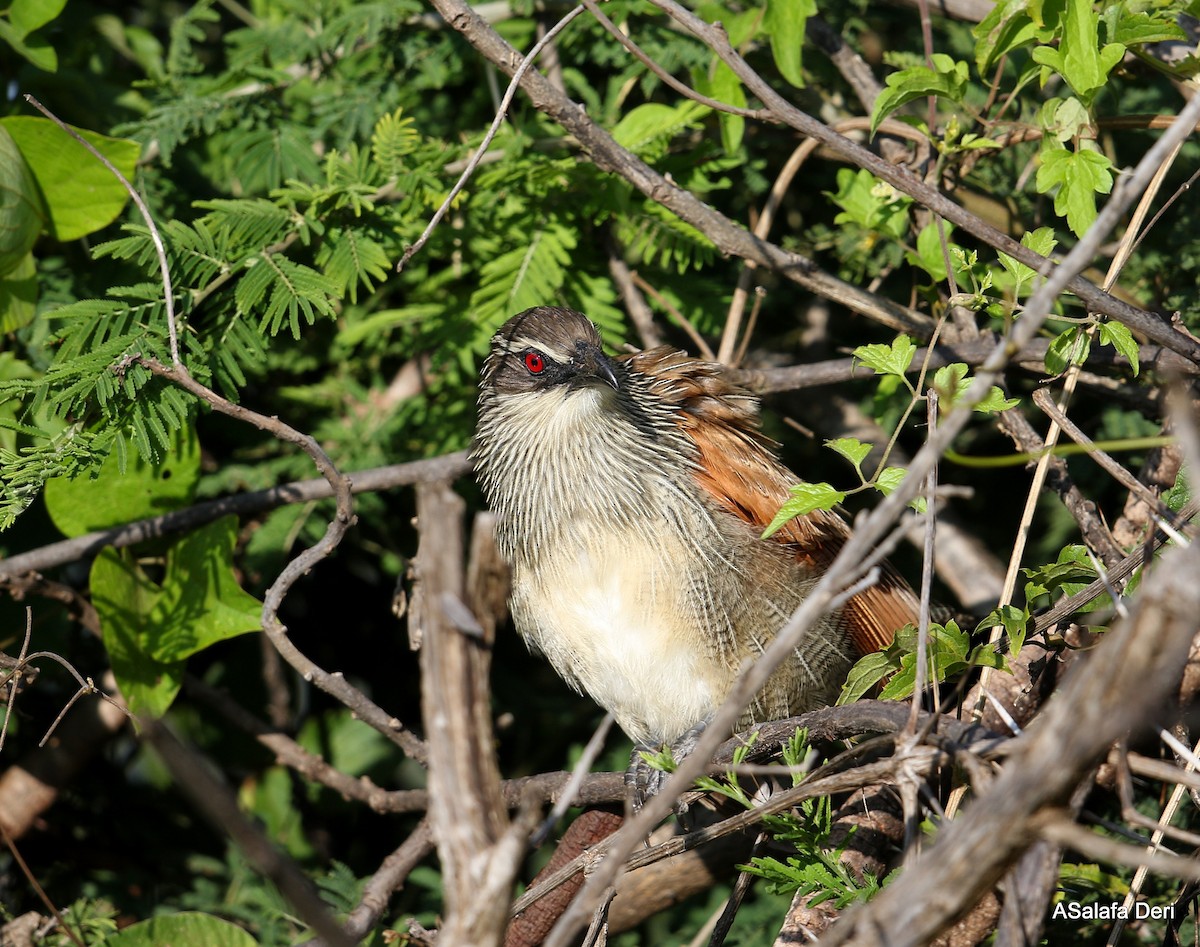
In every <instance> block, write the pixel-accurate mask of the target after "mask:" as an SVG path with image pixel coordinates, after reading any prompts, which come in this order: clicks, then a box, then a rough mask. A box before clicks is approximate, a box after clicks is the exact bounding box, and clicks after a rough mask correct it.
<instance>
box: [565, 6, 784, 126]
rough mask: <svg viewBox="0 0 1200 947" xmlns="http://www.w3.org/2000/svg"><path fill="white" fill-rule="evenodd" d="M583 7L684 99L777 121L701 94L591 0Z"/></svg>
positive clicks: (764, 113) (767, 114) (762, 111)
mask: <svg viewBox="0 0 1200 947" xmlns="http://www.w3.org/2000/svg"><path fill="white" fill-rule="evenodd" d="M582 2H583V6H584V8H585V9H586V10H587V11H588V13H590V14H591V15H592V16H593V17H595V18H596V22H597V23H599V24H600V25H601V26H603V27H604V29H605V30H607V31H608V33H609V34H611V35H612V36H613V37H614V38H615V39H616V40H617V42H618V43H620V44H621V45H622V46H624V47H625V48H626V49H627V50H629V52H631V53H632V54H633V55H634V57H635V58H636V59H637V60H639V61H640V62H641V63H642V65H644V66H645V67H646V68H647V69H649V70H650V71H651V72H652V73H654V74H655V75H656V76H658V78H659V79H661V80H662V81H663V82H665V83H666V84H667V85H668V86H670V87H671V88H672V89H674V90H675V91H676V92H678V93H679V94H680V95H682V96H683V97H684V98H685V99H691V100H692V101H693V102H699V103H700V104H701V105H707V106H708V107H709V108H710V109H712V110H713V111H716V112H727V113H728V114H730V115H740V116H741V117H742V118H752V119H757V120H758V121H762V122H778V121H779V119H778V118H777V117H776V116H774V115H773V114H772V113H771V112H769V111H767V110H766V109H747V108H741V107H740V106H737V105H729V104H728V103H726V102H722V101H720V100H719V99H712V98H709V97H708V96H707V95H702V94H701V93H699V92H697V91H696V90H695V89H693V88H692V87H691V86H689V85H687V84H686V83H683V82H680V81H679V80H678V79H676V78H675V77H674V76H673V75H671V74H670V73H669V72H667V70H665V69H664V68H663V67H662V66H660V65H659V64H658V63H657V62H655V61H654V60H653V59H652V58H651V57H650V56H648V55H646V53H645V52H644V51H643V50H642V48H641V47H640V46H638V44H637V43H635V42H634V41H633V40H631V39H630V38H629V37H628V36H626V35H625V34H624V33H623V32H621V29H620V27H618V26H617V25H616V24H615V23H613V21H612V20H610V19H609V18H608V17H607V16H605V15H604V13H603V11H601V9H600V8H599V7H598V6H596V4H595V3H594V2H593V0H582Z"/></svg>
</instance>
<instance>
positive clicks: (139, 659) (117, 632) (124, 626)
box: [88, 548, 183, 717]
mask: <svg viewBox="0 0 1200 947" xmlns="http://www.w3.org/2000/svg"><path fill="white" fill-rule="evenodd" d="M88 585H89V586H90V588H91V590H92V604H93V605H94V606H95V608H96V614H97V615H98V616H99V618H100V632H101V637H102V638H103V640H104V648H105V650H106V651H108V659H109V661H110V662H111V664H112V670H113V674H114V676H115V677H116V679H117V687H119V688H120V690H121V696H122V697H124V698H125V703H126V704H128V705H129V710H130V712H132V713H133V714H138V715H140V714H146V715H148V716H150V717H161V716H162V715H163V714H165V713H166V712H167V708H168V707H170V706H171V702H172V701H173V700H174V699H175V695H176V694H178V693H179V686H180V684H181V683H182V681H183V663H182V662H177V663H166V662H162V661H156V660H154V658H152V657H151V656H150V655H149V653H148V652H147V651H146V648H145V646H144V644H143V641H142V629H144V628H145V626H146V624H147V622H148V621H149V619H150V614H151V612H152V611H153V610H154V608H155V606H156V605H157V604H158V602H159V601H160V600H161V599H162V590H161V589H160V588H159V587H158V586H157V585H155V584H154V583H153V582H151V581H150V579H149V578H148V577H147V575H146V574H145V573H144V572H143V571H142V570H141V568H140V567H139V566H138V565H137V563H136V562H135V561H134V560H133V556H132V555H131V554H130V553H129V551H128V550H122V551H121V552H118V551H117V550H115V549H109V548H106V549H102V550H100V554H99V555H97V556H96V559H95V561H94V562H93V563H92V570H91V574H90V576H89V578H88Z"/></svg>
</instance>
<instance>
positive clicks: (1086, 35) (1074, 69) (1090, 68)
mask: <svg viewBox="0 0 1200 947" xmlns="http://www.w3.org/2000/svg"><path fill="white" fill-rule="evenodd" d="M1066 4H1067V9H1066V13H1065V15H1064V17H1063V21H1062V38H1061V39H1060V40H1059V44H1058V48H1057V49H1054V48H1053V47H1051V46H1039V47H1037V48H1036V49H1034V50H1033V53H1032V56H1033V60H1034V62H1037V63H1040V64H1042V65H1044V66H1049V67H1050V68H1051V69H1053V70H1054V71H1055V72H1057V73H1058V74H1059V75H1061V76H1062V77H1063V78H1064V79H1066V80H1067V82H1068V84H1069V85H1070V86H1071V88H1072V89H1074V90H1075V94H1076V95H1078V96H1079V97H1080V98H1082V99H1083V100H1084V102H1085V103H1090V102H1091V99H1092V96H1093V94H1094V93H1095V92H1096V90H1097V89H1099V88H1100V87H1101V86H1103V85H1104V83H1105V82H1106V81H1107V80H1108V73H1109V72H1110V71H1111V69H1112V68H1113V66H1115V65H1116V64H1117V63H1118V62H1120V61H1121V57H1122V56H1124V55H1125V47H1124V46H1122V45H1121V44H1120V43H1108V44H1107V45H1105V46H1104V47H1103V48H1100V34H1099V23H1100V18H1099V16H1098V15H1097V14H1096V12H1095V10H1094V8H1093V7H1092V3H1091V0H1066Z"/></svg>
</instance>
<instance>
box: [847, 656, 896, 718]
mask: <svg viewBox="0 0 1200 947" xmlns="http://www.w3.org/2000/svg"><path fill="white" fill-rule="evenodd" d="M891 670H892V662H891V661H890V660H888V656H887V655H886V654H885V653H884V652H882V651H873V652H871V653H870V654H865V655H863V656H862V657H861V658H859V659H858V660H857V661H856V662H854V667H852V668H850V673H849V674H848V675H846V683H845V684H843V685H842V692H841V693H840V694H839V695H838V699H837V702H838V704H839V705H845V704H852V703H854V701H856V700H858V699H859V698H860V697H862V696H863V695H864V694H865V693H867V691H869V690H870V689H871V688H872V687H874V686H875V685H876V684H878V683H879V682H880V681H882V680H883V679H884V678H885V677H887V675H888V674H889V673H890V672H891Z"/></svg>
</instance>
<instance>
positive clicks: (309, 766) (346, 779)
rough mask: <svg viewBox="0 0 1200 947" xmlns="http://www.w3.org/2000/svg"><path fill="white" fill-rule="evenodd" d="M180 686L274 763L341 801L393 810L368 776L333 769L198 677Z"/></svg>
mask: <svg viewBox="0 0 1200 947" xmlns="http://www.w3.org/2000/svg"><path fill="white" fill-rule="evenodd" d="M183 687H184V690H185V691H186V692H187V693H188V695H189V696H191V697H193V698H196V699H198V700H199V701H201V702H202V703H204V704H207V705H208V707H210V708H211V709H212V710H215V711H216V712H217V713H219V714H220V715H221V716H222V717H224V718H225V719H226V720H228V721H229V722H230V723H232V724H233V725H234V726H236V727H238V728H239V729H241V730H244V731H245V732H246V733H249V734H251V735H252V736H253V737H254V738H255V739H256V740H258V742H259V743H261V744H262V745H263V746H265V747H266V748H267V749H269V750H270V751H271V752H272V753H274V754H275V761H276V762H277V763H280V764H282V765H284V766H287V767H288V768H289V769H293V770H295V771H296V772H297V773H299V774H300V775H301V776H303V777H304V778H305V779H308V780H311V781H312V782H315V783H320V784H321V785H322V786H327V787H328V788H330V789H332V790H333V791H334V792H336V793H340V794H341V796H342V797H343V798H344V799H355V800H357V801H358V802H362V803H365V804H366V805H367V806H369V807H370V808H371V809H372V810H373V811H375V812H393V811H395V810H394V808H393V807H392V806H390V805H388V800H389V799H390V797H391V796H392V793H389V792H388V791H387V790H386V789H383V788H382V787H380V786H378V785H376V784H375V783H374V782H373V781H372V780H371V779H370V778H369V777H367V776H360V777H356V776H350V775H348V774H346V773H343V772H342V771H341V770H338V769H335V768H334V767H333V766H331V765H330V764H329V763H328V762H327V761H326V760H325V758H324V757H322V756H320V755H319V754H316V753H312V752H310V751H309V750H306V749H305V748H304V747H302V746H301V745H300V744H299V743H297V742H296V741H295V740H293V739H292V738H291V737H289V736H288V735H287V734H286V733H282V732H280V731H279V730H278V729H276V728H275V727H271V726H269V725H267V724H266V723H263V721H261V720H259V719H258V718H257V717H255V716H254V714H252V713H250V712H249V711H248V710H245V709H244V708H243V707H242V706H241V705H240V704H238V703H237V702H236V701H234V700H233V699H232V698H230V697H229V696H228V695H227V694H224V693H222V692H221V691H219V690H217V689H216V688H215V687H210V686H209V685H208V684H206V683H204V682H203V681H202V680H200V679H199V678H198V677H195V676H193V675H191V674H187V675H185V676H184V679H183Z"/></svg>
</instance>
